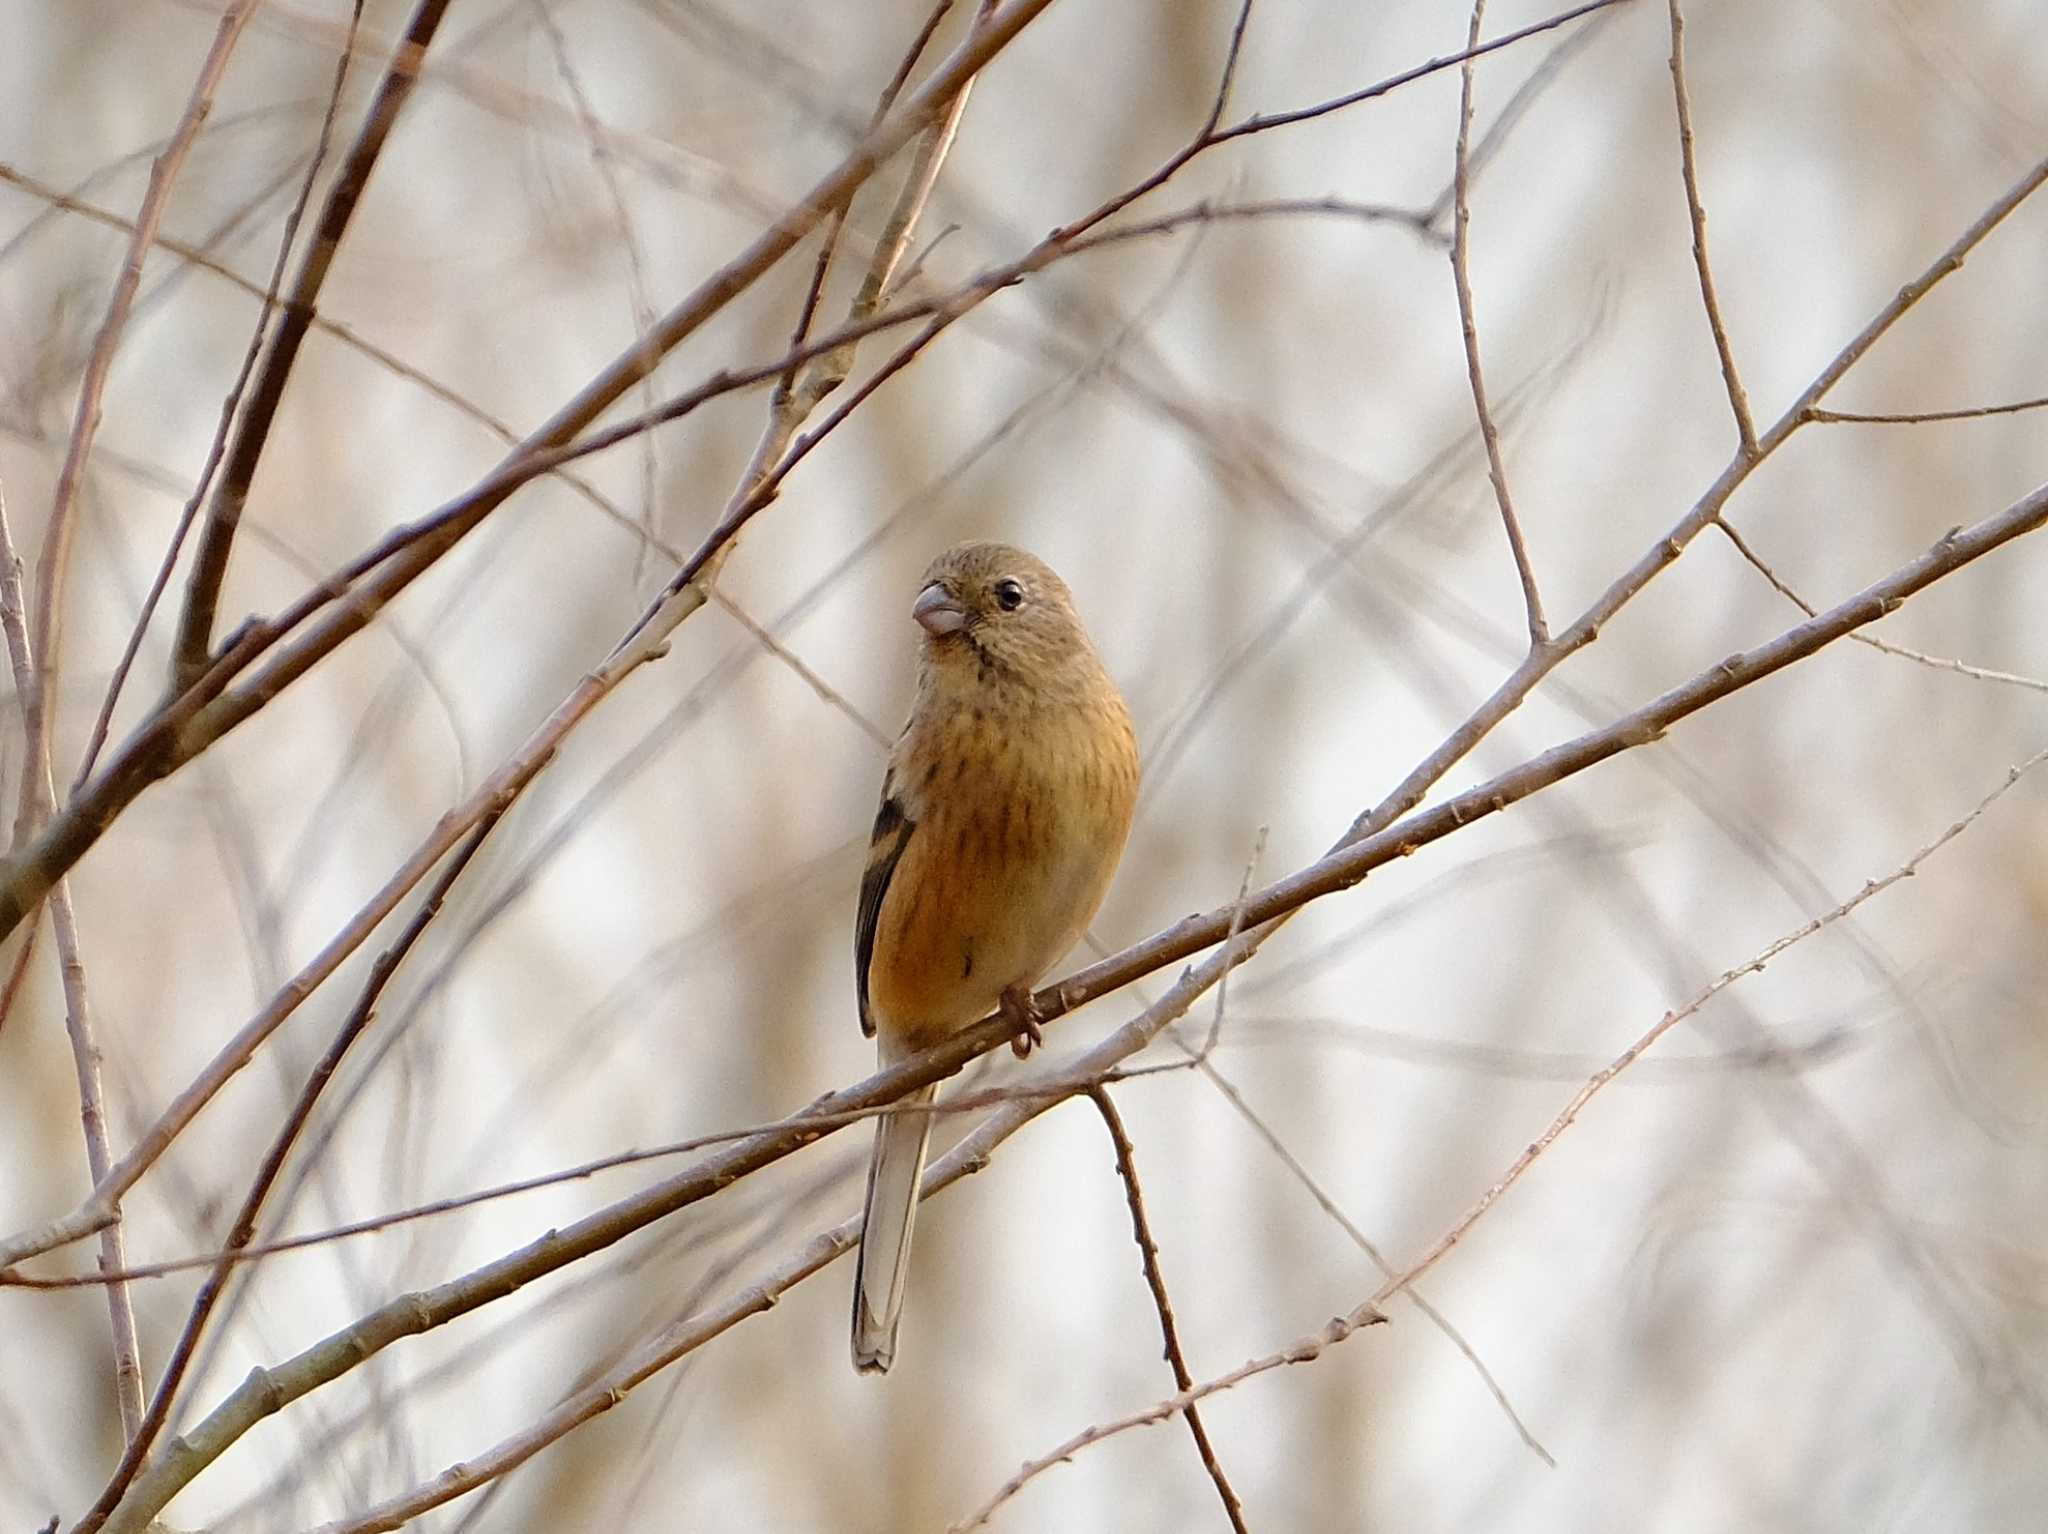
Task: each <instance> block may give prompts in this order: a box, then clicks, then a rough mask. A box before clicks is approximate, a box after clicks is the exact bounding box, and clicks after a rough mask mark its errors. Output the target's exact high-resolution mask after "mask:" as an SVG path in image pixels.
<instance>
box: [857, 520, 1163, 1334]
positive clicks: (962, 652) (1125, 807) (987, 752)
mask: <svg viewBox="0 0 2048 1534" xmlns="http://www.w3.org/2000/svg"><path fill="white" fill-rule="evenodd" d="M910 616H911V617H912V618H913V619H915V620H916V622H917V624H918V626H919V628H920V629H922V631H923V632H922V634H921V635H920V636H919V656H918V669H917V690H916V696H915V699H914V701H913V703H912V706H911V710H910V719H909V722H908V723H907V724H905V725H904V727H903V733H902V734H901V736H899V737H898V739H897V742H896V745H895V748H894V749H893V750H892V751H891V753H890V757H889V766H888V769H887V771H886V773H885V774H884V776H883V779H882V803H881V808H880V810H879V811H878V812H877V813H876V815H875V828H874V835H873V838H872V840H871V841H870V842H869V845H868V857H867V865H866V870H865V872H864V873H863V875H862V878H861V885H860V903H859V911H858V915H857V918H856V921H855V924H854V960H855V973H856V980H857V986H858V995H859V1003H860V1025H861V1031H862V1032H863V1033H864V1034H866V1035H867V1036H868V1037H870V1038H873V1039H874V1040H875V1041H876V1049H877V1053H878V1055H879V1057H880V1061H881V1064H882V1066H883V1067H885V1068H886V1067H888V1066H890V1065H893V1064H895V1063H896V1062H898V1061H900V1060H903V1059H906V1058H908V1057H909V1056H911V1055H913V1054H915V1053H917V1052H918V1051H919V1050H921V1049H925V1048H927V1047H929V1046H930V1045H932V1044H934V1043H937V1042H938V1041H940V1040H941V1039H944V1038H945V1037H947V1036H948V1035H949V1034H952V1033H955V1032H957V1031H958V1030H960V1029H962V1028H965V1027H967V1026H968V1025H970V1024H972V1023H975V1022H977V1021H979V1020H980V1019H981V1018H983V1017H986V1016H987V1015H989V1013H991V1012H993V1011H1001V1012H1002V1013H1003V1014H1004V1015H1005V1016H1006V1017H1008V1018H1009V1019H1010V1020H1011V1022H1012V1025H1013V1027H1014V1028H1015V1029H1016V1037H1015V1038H1014V1039H1013V1041H1012V1042H1013V1046H1014V1047H1015V1048H1016V1051H1017V1053H1018V1054H1019V1055H1020V1056H1022V1055H1023V1054H1025V1053H1026V1052H1027V1051H1028V1050H1029V1048H1030V1046H1031V1044H1032V1043H1034V1042H1038V1041H1040V1033H1039V1023H1040V1022H1041V1021H1042V1020H1043V1019H1042V1018H1041V1017H1040V1016H1039V1015H1038V1012H1037V1009H1036V1008H1035V1007H1034V1006H1033V1004H1032V1001H1031V988H1032V986H1033V984H1034V983H1035V982H1036V981H1037V980H1038V979H1039V977H1040V976H1042V975H1043V974H1044V973H1045V972H1046V971H1047V970H1048V969H1049V968H1051V967H1052V965H1053V964H1054V963H1055V962H1056V961H1057V960H1058V959H1059V958H1060V957H1061V956H1062V955H1063V954H1065V953H1066V951H1067V950H1068V949H1069V948H1071V947H1072V946H1073V945H1074V942H1075V940H1076V939H1077V938H1079V937H1080V935H1081V933H1082V931H1083V930H1084V929H1085V928H1086V927H1087V925H1088V923H1089V922H1090V921H1091V920H1093V918H1094V916H1095V912H1096V910H1097V908H1098V907H1100V905H1101V904H1102V899H1103V896H1104V895H1105V894H1106V893H1108V890H1109V884H1110V880H1111V878H1112V877H1113V876H1114V874H1115V872H1116V865H1117V861H1118V859H1119V858H1120V857H1121V856H1122V853H1123V847H1124V842H1125V839H1126V838H1127V837H1128V835H1129V833H1130V828H1131V814H1132V810H1133V809H1134V807H1135V805H1136V803H1137V797H1138V776H1139V766H1138V742H1137V735H1136V732H1135V731H1134V729H1133V728H1132V725H1131V715H1130V710H1129V709H1128V708H1127V707H1126V706H1125V704H1124V700H1123V697H1122V695H1121V694H1120V693H1119V692H1118V691H1117V689H1116V684H1115V683H1114V682H1113V681H1111V680H1110V677H1109V673H1108V672H1107V671H1106V670H1105V669H1104V668H1103V664H1102V661H1101V659H1100V658H1099V657H1098V656H1097V655H1096V653H1095V647H1094V645H1093V644H1092V643H1090V641H1089V638H1088V633H1087V630H1086V629H1084V628H1083V627H1082V625H1081V619H1080V617H1079V615H1078V614H1077V613H1076V612H1075V610H1074V601H1073V597H1072V594H1071V593H1070V592H1069V591H1068V590H1067V587H1066V584H1065V582H1063V581H1062V580H1061V579H1060V578H1059V576H1057V575H1055V574H1054V573H1053V571H1052V570H1051V569H1050V568H1049V567H1048V566H1047V565H1045V564H1044V562H1042V561H1041V560H1039V559H1038V558H1036V557H1035V556H1033V555H1031V554H1027V553H1026V552H1024V551H1023V550H1022V549H1017V548H1012V547H1010V546H1009V545H1007V544H1002V543H987V542H975V543H963V544H959V545H956V546H955V547H953V548H950V549H948V550H946V551H945V552H944V553H942V554H940V555H939V556H938V557H937V558H936V559H934V560H933V561H932V563H931V565H930V567H929V568H928V569H926V571H925V573H924V580H923V581H922V583H921V584H920V587H919V590H918V593H917V597H916V599H915V600H914V601H913V602H912V603H911V606H910ZM937 1095H938V1085H937V1083H933V1084H932V1085H929V1086H926V1087H923V1088H921V1089H919V1090H918V1091H915V1092H912V1093H909V1094H907V1095H906V1096H905V1097H904V1098H903V1099H902V1107H903V1109H904V1110H905V1111H901V1112H895V1113H888V1114H884V1115H882V1116H881V1117H880V1118H879V1119H877V1120H876V1125H875V1145H874V1153H873V1156H872V1159H871V1160H870V1161H869V1164H868V1186H867V1203H866V1209H865V1212H864V1214H863V1216H862V1223H861V1241H860V1256H859V1262H858V1265H857V1267H856V1270H855V1274H854V1284H853V1337H852V1342H853V1363H854V1368H855V1369H856V1370H858V1371H859V1372H861V1373H863V1374H868V1373H876V1374H879V1373H883V1372H885V1371H887V1369H888V1368H889V1366H890V1364H891V1363H892V1362H893V1361H894V1359H895V1356H896V1331H897V1325H898V1322H899V1321H900V1320H901V1318H902V1313H903V1295H904V1287H905V1283H906V1280H907V1278H908V1276H909V1270H910V1238H911V1231H912V1228H913V1226H914V1225H915V1223H916V1218H917V1195H918V1186H919V1183H920V1182H921V1181H922V1179H923V1175H924V1162H925V1153H926V1149H927V1146H928V1145H929V1142H930V1139H931V1120H932V1115H931V1113H930V1111H929V1106H930V1104H931V1103H932V1102H933V1100H934V1099H935V1098H936V1097H937Z"/></svg>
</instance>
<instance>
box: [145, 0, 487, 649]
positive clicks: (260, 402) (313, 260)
mask: <svg viewBox="0 0 2048 1534" xmlns="http://www.w3.org/2000/svg"><path fill="white" fill-rule="evenodd" d="M448 3H449V0H419V4H418V5H417V6H416V7H415V8H414V10H413V13H412V19H411V20H410V21H409V22H407V23H406V29H405V35H404V39H403V42H402V44H401V46H400V47H399V48H398V49H397V50H396V51H395V52H394V53H393V55H392V58H391V63H390V64H389V65H388V66H387V67H386V69H385V71H384V78H383V79H382V80H381V81H379V82H378V85H377V93H376V95H375V96H374V97H373V98H372V99H371V101H370V109H369V112H368V114H367V115H366V116H365V117H364V119H363V126H362V130H361V132H359V133H358V134H357V135H356V141H355V142H354V143H353V144H351V145H350V146H349V151H348V155H347V157H346V158H345V159H344V160H343V161H342V164H341V173H340V174H339V175H338V176H337V177H336V178H335V181H334V185H333V186H332V187H331V188H330V189H329V190H328V194H327V203H326V206H325V207H323V208H322V209H321V210H320V222H319V223H318V225H316V226H315V228H314V230H313V240H312V243H311V244H310V245H309V246H308V247H307V249H306V255H305V259H304V260H303V261H302V262H301V263H300V265H299V275H298V277H297V279H296V280H295V281H294V282H293V283H292V296H291V297H290V299H288V300H287V301H286V303H285V306H284V312H283V314H282V315H281V316H280V318H279V320H278V324H277V329H276V330H275V331H274V332H273V333H272V335H271V338H270V346H269V350H268V351H267V352H266V353H265V354H264V358H263V366H262V369H261V371H260V372H258V373H257V375H256V381H255V383H254V385H253V387H252V388H251V389H250V392H249V402H248V405H247V407H246V408H245V409H244V410H243V411H242V413H241V417H240V419H239V420H238V421H237V422H236V423H235V430H234V439H233V442H232V445H231V446H230V447H229V448H228V452H227V458H226V469H225V472H224V473H223V474H222V476H221V481H220V484H219V485H218V486H217V487H216V488H215V490H214V493H213V499H212V500H211V502H209V503H208V505H207V508H206V522H205V525H204V526H203V527H202V528H201V529H200V532H199V548H198V551H197V552H196V553H195V554H194V555H193V558H192V572H191V574H190V575H189V576H188V577H187V578H186V584H185V606H184V609H183V610H182V611H181V612H180V613H179V614H178V629H177V634H176V636H175V637H174V638H173V640H172V642H171V679H172V685H173V686H174V687H176V688H179V689H183V688H186V687H189V686H191V685H192V682H193V681H194V679H195V678H197V677H198V675H199V674H200V673H201V672H202V671H204V670H205V669H206V662H207V649H208V646H209V645H210V644H211V643H212V640H213V624H214V614H215V612H216V610H217V609H218V608H219V605H220V588H221V583H222V582H223V581H225V580H226V579H227V573H228V553H229V550H230V549H232V548H233V546H234V540H235V530H236V528H237V527H238V526H239V525H240V523H241V520H242V507H243V506H244V505H245V504H246V503H247V501H248V499H249V487H250V486H251V485H252V484H253V483H254V482H255V479H256V466H257V464H258V463H259V462H260V461H261V460H262V457H263V448H264V445H265V444H266V443H267V442H268V441H269V440H270V428H271V425H272V423H273V422H274V421H275V420H276V419H277V410H278V406H279V405H280V404H281V403H282V402H283V400H284V391H285V386H286V384H287V383H289V382H290V379H291V372H292V364H293V363H295V362H296V361H297V360H298V356H299V345H300V343H301V342H303V341H304V340H305V338H306V331H307V328H308V327H309V326H310V325H311V323H312V319H313V315H314V313H315V311H317V310H318V308H319V306H320V290H321V288H322V287H323V286H324V285H325V284H326V281H327V274H328V272H329V271H330V270H331V269H332V267H333V265H334V258H335V256H336V255H337V254H338V253H339V252H340V250H341V242H342V240H343V239H344V238H346V237H347V234H348V226H349V221H350V219H351V218H353V217H354V215H355V210H356V206H357V204H358V203H359V202H360V201H361V199H362V195H363V192H364V190H365V188H367V187H368V186H369V183H370V176H371V173H372V172H373V171H375V169H376V168H377V159H378V156H379V155H381V154H382V153H383V150H384V145H385V143H386V141H387V140H388V139H389V138H390V135H391V130H392V129H393V128H394V127H396V126H397V123H398V115H399V113H401V112H402V111H404V110H405V104H406V102H407V101H408V100H410V99H411V97H412V89H413V86H414V84H415V83H416V82H417V81H418V79H419V64H420V61H421V59H423V58H424V57H425V54H426V50H427V49H428V48H429V47H430V46H432V44H433V41H434V34H435V33H436V31H438V30H439V28H440V25H441V19H442V17H443V16H445V15H446V14H447V11H448ZM360 20H361V6H360V5H357V7H356V12H355V15H354V16H353V17H352V18H351V33H353V30H354V27H353V23H354V22H357V21H360ZM347 57H348V55H347V52H346V51H344V53H343V66H344V67H345V66H346V60H347ZM401 61H402V63H401ZM338 83H339V82H338V81H337V84H338ZM310 184H311V183H310V179H309V182H308V185H310ZM287 242H289V235H287Z"/></svg>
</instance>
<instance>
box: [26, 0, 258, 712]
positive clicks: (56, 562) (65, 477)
mask: <svg viewBox="0 0 2048 1534" xmlns="http://www.w3.org/2000/svg"><path fill="white" fill-rule="evenodd" d="M257 9H258V5H257V0H230V3H229V5H228V6H227V8H226V9H225V10H224V11H222V12H221V16H220V23H219V25H218V26H217V27H216V28H215V31H214V35H213V46H212V47H211V48H209V49H208V50H207V54H206V58H205V61H204V62H203V63H201V65H200V66H199V77H198V79H197V80H195V81H194V82H193V85H192V94H191V95H190V97H188V98H187V100H186V102H185V111H184V114H183V115H182V116H181V117H180V118H179V119H178V126H177V127H176V128H175V129H174V130H173V131H172V133H171V137H170V141H169V142H168V143H167V144H166V145H165V147H164V151H163V153H162V154H160V155H158V156H157V157H156V160H155V162H154V163H153V164H152V165H151V166H150V171H149V187H148V190H147V191H145V192H144V193H143V197H142V206H141V208H140V209H139V210H138V211H137V213H136V215H135V233H134V234H133V236H131V237H130V239H129V241H128V253H127V255H126V257H125V258H124V259H123V261H122V263H121V271H120V275H119V276H118V277H116V279H115V281H114V292H113V295H112V297H111V298H109V300H108V302H107V314H106V318H105V320H103V321H102V322H101V325H100V332H99V336H98V338H97V339H96V340H95V341H94V342H93V348H92V354H91V356H89V357H88V358H87V359H86V364H85V376H84V378H83V379H82V380H81V381H80V383H79V386H78V410H77V414H76V416H75V417H74V418H73V421H72V427H71V442H70V445H69V446H68V447H67V448H66V449H65V453H64V466H63V468H62V469H60V470H59V471H58V474H57V490H56V494H55V495H54V496H53V497H52V499H51V502H50V520H49V523H48V525H47V526H46V527H45V528H44V530H43V551H42V555H41V557H40V558H39V559H38V560H37V562H36V611H35V621H34V631H33V635H32V643H33V647H34V650H35V653H36V655H37V656H39V657H40V665H41V667H42V677H43V693H44V696H45V697H48V698H51V699H55V698H57V697H58V696H59V695H60V694H61V693H62V690H63V689H62V685H61V678H62V672H61V670H60V660H61V651H62V639H63V600H64V577H65V575H66V573H67V572H68V571H69V569H70V564H71V533H72V527H73V523H74V521H75V519H74V517H73V516H72V509H73V507H74V506H75V505H76V503H77V499H78V490H79V485H80V484H81V482H82V481H83V479H84V477H85V463H86V458H87V456H88V455H89V454H90V453H91V452H92V441H93V437H94V436H95V435H96V434H97V432H98V430H99V423H100V402H101V398H102V396H103V395H104V394H105V392H106V386H107V376H108V374H109V373H110V372H111V371H112V370H113V365H114V352H115V350H116V348H117V347H119V345H120V343H121V332H122V330H123V329H124V328H125V327H126V325H127V323H128V312H129V309H130V308H131V307H132V305H133V304H134V302H135V290H136V288H137V287H139V286H140V285H141V282H142V262H143V258H144V257H145V256H147V255H148V254H149V247H150V246H151V244H153V243H154V242H155V240H156V229H157V225H158V223H160V222H161V221H162V219H163V214H164V208H165V206H166V204H168V203H169V201H170V196H171V187H172V186H173V185H174V184H175V183H176V181H177V179H178V173H179V172H180V171H181V170H182V169H183V168H184V165H185V157H186V155H187V154H188V153H190V151H191V148H192V142H193V140H194V139H196V138H197V137H198V136H199V129H200V126H201V125H202V124H203V123H204V122H205V121H206V117H207V114H208V113H209V112H211V111H212V110H213V93H214V91H215V90H216V89H217V88H218V87H219V85H220V80H221V76H222V75H224V74H225V73H226V72H227V67H228V58H229V56H230V55H231V54H232V53H233V52H234V51H235V44H236V43H237V42H239V41H240V40H241V36H242V29H243V28H244V27H246V26H247V25H248V24H249V18H250V17H251V16H253V15H254V14H255V13H256V10H257Z"/></svg>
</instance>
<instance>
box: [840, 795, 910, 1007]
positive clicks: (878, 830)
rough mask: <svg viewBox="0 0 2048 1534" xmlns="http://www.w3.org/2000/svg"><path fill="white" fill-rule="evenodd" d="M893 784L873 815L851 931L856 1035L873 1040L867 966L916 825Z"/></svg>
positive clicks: (870, 960)
mask: <svg viewBox="0 0 2048 1534" xmlns="http://www.w3.org/2000/svg"><path fill="white" fill-rule="evenodd" d="M894 787H895V785H894V783H893V781H891V780H886V779H885V780H884V781H883V783H882V807H881V809H879V810H877V811H876V812H875V834H874V836H873V837H872V838H871V839H870V840H869V842H868V866H867V872H866V873H864V874H862V875H861V879H860V916H859V918H858V919H857V920H856V921H855V923H854V928H853V968H854V978H855V983H856V984H857V985H858V987H859V990H860V1031H861V1032H862V1033H864V1034H866V1035H867V1036H868V1037H869V1038H873V1037H874V1036H875V1019H874V1016H873V1014H871V1013H870V1012H869V1011H868V965H869V964H870V962H872V961H873V959H874V956H875V928H876V927H877V926H879V925H880V923H881V919H882V897H883V896H884V895H886V894H888V893H889V878H890V876H891V875H892V874H894V873H895V872H896V864H897V863H898V862H899V861H900V860H901V859H902V857H903V849H904V847H905V846H906V845H907V844H908V843H909V841H910V833H911V832H913V831H915V830H916V829H917V823H916V822H915V821H913V820H911V819H910V818H909V817H908V816H906V815H905V814H904V813H903V802H902V801H901V800H900V799H898V798H897V797H896V795H895V793H894V791H893V790H894Z"/></svg>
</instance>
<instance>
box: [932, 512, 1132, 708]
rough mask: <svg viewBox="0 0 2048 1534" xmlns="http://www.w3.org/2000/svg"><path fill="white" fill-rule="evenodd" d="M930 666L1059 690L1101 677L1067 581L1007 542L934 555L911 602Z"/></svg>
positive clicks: (967, 546)
mask: <svg viewBox="0 0 2048 1534" xmlns="http://www.w3.org/2000/svg"><path fill="white" fill-rule="evenodd" d="M910 615H911V617H913V618H915V619H916V620H917V622H918V624H919V626H920V627H922V628H923V629H924V654H925V661H926V664H927V665H929V666H931V667H933V668H934V669H936V670H938V671H940V672H947V671H953V670H956V669H957V670H964V671H972V672H975V673H986V672H989V671H994V672H997V673H1004V674H1010V675H1014V676H1017V677H1020V678H1023V679H1027V680H1030V681H1031V682H1032V683H1033V684H1034V685H1041V686H1049V687H1057V686H1059V685H1060V684H1061V683H1063V682H1068V681H1075V682H1078V681H1082V680H1084V679H1088V678H1092V677H1094V676H1096V675H1098V674H1099V670H1100V663H1099V662H1098V661H1097V660H1096V659H1095V651H1094V649H1093V648H1092V647H1091V646H1090V645H1089V643H1088V634H1087V631H1086V630H1085V629H1083V628H1082V626H1081V620H1080V617H1079V616H1078V615H1077V614H1076V613H1075V611H1074V601H1073V597H1072V596H1071V595H1070V594H1069V593H1068V591H1067V586H1066V582H1064V581H1062V580H1061V579H1060V578H1059V577H1058V576H1057V575H1055V574H1053V572H1052V571H1051V569H1050V568H1048V567H1047V566H1046V564H1045V562H1044V561H1043V560H1041V559H1039V558H1038V557H1037V556H1036V555H1032V554H1027V553H1025V552H1024V551H1023V550H1022V549H1017V548H1012V547H1010V546H1009V545H1008V544H1005V543H962V544H957V545H955V546H954V547H953V548H950V549H948V550H946V552H945V553H943V554H941V555H940V556H939V557H938V558H937V559H935V560H933V561H932V563H931V566H930V568H928V569H927V570H926V571H925V573H924V581H923V583H922V585H921V588H920V589H919V591H918V594H917V600H916V601H915V602H913V603H911V606H910Z"/></svg>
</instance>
